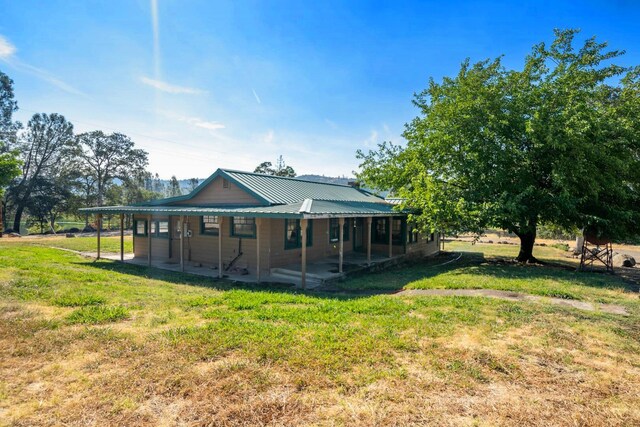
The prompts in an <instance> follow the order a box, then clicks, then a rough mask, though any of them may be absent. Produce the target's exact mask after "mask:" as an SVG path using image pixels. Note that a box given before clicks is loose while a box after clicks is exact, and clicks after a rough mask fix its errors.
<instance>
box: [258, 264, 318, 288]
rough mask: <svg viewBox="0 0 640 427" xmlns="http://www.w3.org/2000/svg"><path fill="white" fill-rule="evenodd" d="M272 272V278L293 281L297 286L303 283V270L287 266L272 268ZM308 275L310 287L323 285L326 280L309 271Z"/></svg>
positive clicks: (286, 281) (308, 285)
mask: <svg viewBox="0 0 640 427" xmlns="http://www.w3.org/2000/svg"><path fill="white" fill-rule="evenodd" d="M270 273H271V274H270V276H271V280H274V279H275V280H277V281H282V282H284V283H293V284H294V285H296V286H301V285H302V272H300V271H296V270H289V269H286V268H272V269H271V272H270ZM306 277H307V283H306V287H307V288H308V289H312V288H316V287H318V286H320V285H322V284H323V283H324V281H325V278H323V277H322V276H320V275H317V274H313V273H309V272H307V275H306Z"/></svg>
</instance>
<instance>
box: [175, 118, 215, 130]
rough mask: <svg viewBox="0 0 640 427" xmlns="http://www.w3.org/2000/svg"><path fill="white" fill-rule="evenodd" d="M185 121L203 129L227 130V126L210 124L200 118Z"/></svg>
mask: <svg viewBox="0 0 640 427" xmlns="http://www.w3.org/2000/svg"><path fill="white" fill-rule="evenodd" d="M184 121H185V122H187V123H189V124H190V125H193V126H196V127H199V128H202V129H208V130H217V129H224V128H225V126H224V125H223V124H222V123H220V122H208V121H206V120H202V119H199V118H198V117H186V118H185V120H184Z"/></svg>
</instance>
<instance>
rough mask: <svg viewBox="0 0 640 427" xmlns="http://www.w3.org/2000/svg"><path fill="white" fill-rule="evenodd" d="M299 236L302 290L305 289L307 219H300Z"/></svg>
mask: <svg viewBox="0 0 640 427" xmlns="http://www.w3.org/2000/svg"><path fill="white" fill-rule="evenodd" d="M300 234H302V266H301V268H300V272H301V276H300V279H301V283H300V284H301V285H302V289H306V287H307V219H306V218H302V219H301V220H300Z"/></svg>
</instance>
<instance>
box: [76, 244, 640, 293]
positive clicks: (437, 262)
mask: <svg viewBox="0 0 640 427" xmlns="http://www.w3.org/2000/svg"><path fill="white" fill-rule="evenodd" d="M78 264H81V263H78ZM82 265H83V266H87V265H88V266H91V267H94V268H98V269H100V270H103V271H110V272H114V273H120V274H126V275H133V276H138V277H144V278H147V279H154V280H162V281H165V282H168V283H172V284H178V285H187V286H197V287H203V288H210V289H215V290H221V291H229V290H245V291H251V292H282V293H290V294H297V295H308V296H314V297H320V298H331V299H343V300H346V299H354V298H364V297H368V296H373V295H381V294H393V293H397V292H400V291H402V290H403V289H405V287H406V286H407V285H409V284H410V283H412V282H415V281H418V280H424V279H430V278H434V277H437V276H439V275H442V274H448V275H451V276H452V277H454V278H455V276H456V275H468V274H477V275H478V276H490V277H495V278H496V279H521V280H532V281H533V280H562V281H566V282H571V283H575V284H577V285H581V286H586V287H592V288H598V289H620V288H622V289H624V290H626V291H628V292H636V293H637V292H638V291H639V286H638V283H635V282H633V281H631V280H628V279H626V278H624V277H620V276H617V275H611V274H604V273H601V272H578V271H576V270H575V266H572V265H570V264H566V263H558V264H556V263H552V262H546V263H545V264H544V265H522V264H519V263H517V262H514V261H513V260H511V259H509V258H506V257H490V258H485V256H484V254H483V253H482V252H444V253H441V254H439V255H436V256H433V257H429V258H426V259H420V260H413V261H405V262H403V263H401V264H398V265H396V266H393V267H390V268H387V269H385V270H382V271H378V272H358V273H354V274H351V275H350V276H348V277H347V278H345V279H343V280H342V281H338V282H332V283H329V284H326V285H323V286H322V287H320V288H316V289H308V290H305V289H301V288H299V287H296V286H295V285H291V284H286V283H273V282H266V283H260V284H258V283H246V282H240V281H235V280H233V279H231V278H223V279H218V278H212V277H205V276H199V275H196V274H190V273H181V272H176V271H171V270H163V269H161V268H156V267H151V268H149V267H147V266H141V265H136V264H130V263H122V262H117V261H111V262H104V261H102V262H92V263H89V264H87V263H82Z"/></svg>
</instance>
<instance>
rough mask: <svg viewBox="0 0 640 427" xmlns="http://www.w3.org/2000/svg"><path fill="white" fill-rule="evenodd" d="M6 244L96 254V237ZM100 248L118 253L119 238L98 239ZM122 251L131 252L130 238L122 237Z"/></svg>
mask: <svg viewBox="0 0 640 427" xmlns="http://www.w3.org/2000/svg"><path fill="white" fill-rule="evenodd" d="M4 242H6V243H7V244H15V243H23V244H27V245H30V246H42V247H48V248H62V249H70V250H73V251H78V252H96V251H97V247H98V246H97V238H96V237H76V238H74V239H67V238H65V237H63V236H52V237H50V236H43V237H40V236H38V237H27V238H23V239H19V240H18V239H6V240H4ZM100 248H101V251H102V252H103V253H120V237H119V236H109V237H104V236H103V237H101V238H100ZM124 250H125V252H127V253H131V252H133V239H132V237H131V236H125V237H124Z"/></svg>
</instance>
